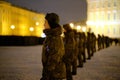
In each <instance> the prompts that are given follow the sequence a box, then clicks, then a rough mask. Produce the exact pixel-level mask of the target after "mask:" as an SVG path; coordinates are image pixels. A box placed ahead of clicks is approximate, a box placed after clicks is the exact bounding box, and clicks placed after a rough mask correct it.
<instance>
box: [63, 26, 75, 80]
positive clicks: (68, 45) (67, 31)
mask: <svg viewBox="0 0 120 80" xmlns="http://www.w3.org/2000/svg"><path fill="white" fill-rule="evenodd" d="M63 28H64V35H65V37H64V46H65V55H64V62H65V64H66V75H67V76H66V78H67V80H73V78H72V71H74V72H75V73H76V64H77V62H76V61H75V58H74V57H75V39H74V32H73V30H72V28H71V27H70V25H69V24H65V25H63Z"/></svg>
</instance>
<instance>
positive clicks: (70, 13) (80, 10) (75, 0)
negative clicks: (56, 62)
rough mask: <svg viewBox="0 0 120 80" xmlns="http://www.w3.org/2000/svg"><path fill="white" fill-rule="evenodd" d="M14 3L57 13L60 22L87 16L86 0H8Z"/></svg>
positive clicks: (40, 10) (72, 20)
mask: <svg viewBox="0 0 120 80" xmlns="http://www.w3.org/2000/svg"><path fill="white" fill-rule="evenodd" d="M6 1H9V2H11V3H12V4H15V5H18V6H21V7H26V8H28V9H32V10H35V11H37V12H40V13H45V14H46V13H52V12H54V13H57V14H58V15H59V16H60V24H65V23H70V22H76V21H80V20H85V19H86V18H87V12H86V11H87V5H86V4H87V3H86V0H6Z"/></svg>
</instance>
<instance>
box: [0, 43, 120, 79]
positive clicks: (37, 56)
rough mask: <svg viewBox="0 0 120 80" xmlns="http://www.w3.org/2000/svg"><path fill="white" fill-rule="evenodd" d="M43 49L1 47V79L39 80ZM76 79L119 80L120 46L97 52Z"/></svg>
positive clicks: (80, 69) (79, 71)
mask: <svg viewBox="0 0 120 80" xmlns="http://www.w3.org/2000/svg"><path fill="white" fill-rule="evenodd" d="M41 51H42V46H40V45H39V46H20V47H18V46H8V47H7V46H5V47H4V46H0V80H40V77H41V75H42V64H41ZM73 78H74V80H120V46H114V45H113V46H110V47H108V48H105V49H102V50H100V51H97V52H96V53H94V56H93V57H92V58H91V60H87V62H86V63H85V64H84V67H83V68H78V69H77V75H75V76H73Z"/></svg>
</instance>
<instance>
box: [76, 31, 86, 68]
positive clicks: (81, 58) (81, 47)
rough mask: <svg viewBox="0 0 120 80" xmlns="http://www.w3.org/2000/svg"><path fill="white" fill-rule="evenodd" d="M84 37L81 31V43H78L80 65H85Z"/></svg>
mask: <svg viewBox="0 0 120 80" xmlns="http://www.w3.org/2000/svg"><path fill="white" fill-rule="evenodd" d="M83 44H84V43H83V38H82V33H81V32H79V44H78V49H79V50H78V51H79V52H78V67H83V59H84V57H85V56H84V53H83Z"/></svg>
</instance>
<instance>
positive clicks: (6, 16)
mask: <svg viewBox="0 0 120 80" xmlns="http://www.w3.org/2000/svg"><path fill="white" fill-rule="evenodd" d="M44 17H45V15H44V14H42V13H38V12H35V11H32V10H28V9H25V8H22V7H18V6H15V5H12V4H10V3H8V2H5V1H0V35H16V36H37V37H41V34H42V31H43V28H44V27H43V26H44Z"/></svg>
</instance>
